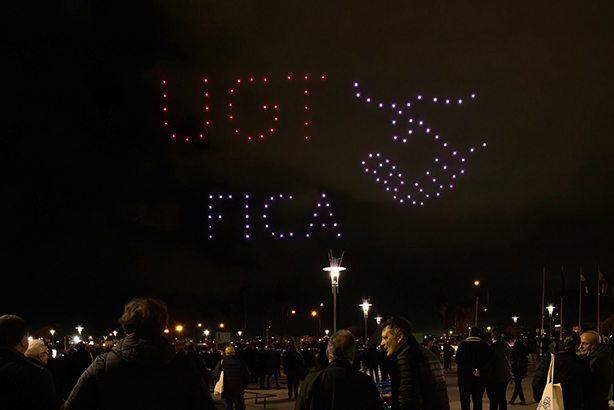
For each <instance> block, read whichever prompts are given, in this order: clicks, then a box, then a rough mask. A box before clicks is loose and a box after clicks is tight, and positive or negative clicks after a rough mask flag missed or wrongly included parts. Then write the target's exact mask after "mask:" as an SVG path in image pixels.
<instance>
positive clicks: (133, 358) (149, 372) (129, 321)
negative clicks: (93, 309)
mask: <svg viewBox="0 0 614 410" xmlns="http://www.w3.org/2000/svg"><path fill="white" fill-rule="evenodd" d="M167 323H168V310H167V307H166V304H165V303H164V302H162V301H161V300H158V299H143V298H134V299H132V300H131V301H130V302H128V304H127V305H126V306H125V308H124V314H123V315H122V317H121V318H120V319H119V324H120V325H121V326H122V327H123V329H124V332H125V333H126V334H127V337H126V338H124V339H122V340H120V341H119V342H118V343H117V344H116V345H115V346H113V349H112V350H111V351H110V352H107V353H103V354H101V355H100V356H98V357H97V358H96V360H94V363H92V364H91V365H90V366H89V367H88V368H87V370H86V371H85V372H84V373H83V374H82V375H81V377H80V378H79V381H78V382H77V385H76V386H75V388H74V389H73V390H72V393H71V394H70V397H68V400H67V401H66V403H64V407H63V408H64V409H65V410H81V409H88V410H89V409H110V408H113V409H117V410H121V409H125V410H134V409H160V410H162V409H174V408H176V409H194V410H196V409H198V410H202V409H208V410H214V409H215V406H214V405H213V399H212V398H211V395H210V394H209V391H208V389H207V388H206V385H205V382H204V380H203V378H202V377H201V376H200V374H199V373H198V371H197V370H196V368H195V367H194V365H193V364H192V362H191V361H190V359H188V358H187V357H185V356H183V355H177V354H175V348H174V347H173V345H172V344H171V343H170V342H169V341H168V340H166V339H165V338H164V337H163V336H162V334H163V332H164V329H165V328H166V326H167Z"/></svg>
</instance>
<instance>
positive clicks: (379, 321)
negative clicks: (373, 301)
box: [375, 314, 383, 346]
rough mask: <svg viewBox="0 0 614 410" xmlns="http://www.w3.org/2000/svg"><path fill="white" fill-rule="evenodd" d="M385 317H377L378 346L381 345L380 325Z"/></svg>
mask: <svg viewBox="0 0 614 410" xmlns="http://www.w3.org/2000/svg"><path fill="white" fill-rule="evenodd" d="M382 319H383V317H381V315H379V314H378V315H377V316H375V321H376V322H377V345H378V346H379V345H380V331H379V325H380V323H381V322H382Z"/></svg>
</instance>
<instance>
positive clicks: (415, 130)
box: [354, 83, 486, 206]
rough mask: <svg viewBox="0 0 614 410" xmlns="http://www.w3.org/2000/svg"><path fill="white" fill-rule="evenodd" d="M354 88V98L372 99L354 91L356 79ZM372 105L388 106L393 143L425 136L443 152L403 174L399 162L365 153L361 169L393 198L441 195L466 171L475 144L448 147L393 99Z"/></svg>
mask: <svg viewBox="0 0 614 410" xmlns="http://www.w3.org/2000/svg"><path fill="white" fill-rule="evenodd" d="M354 89H355V90H356V91H355V95H356V97H357V98H362V99H364V101H365V102H366V103H367V104H371V103H372V98H371V97H364V96H361V93H360V92H357V91H358V83H354ZM473 98H475V94H471V99H473ZM416 100H417V101H418V103H420V104H424V103H425V101H427V100H429V99H427V98H423V96H422V95H418V96H416ZM430 101H431V102H432V103H433V104H436V103H438V102H440V103H443V104H444V105H449V104H450V103H451V99H445V100H442V99H440V98H438V97H433V98H431V99H430ZM416 103H417V102H416V101H414V102H412V101H408V102H407V103H406V104H403V105H405V108H410V107H412V106H413V105H412V104H416ZM457 103H458V104H463V100H462V99H459V100H458V102H457ZM375 105H376V106H377V108H378V109H389V110H392V114H393V119H392V120H391V126H392V140H393V142H394V143H396V144H401V146H402V147H406V146H407V145H410V144H411V143H412V142H414V141H416V140H417V139H428V140H430V141H431V142H432V143H433V144H437V145H439V146H440V147H441V148H442V149H443V154H441V155H434V156H433V166H432V167H429V168H427V169H426V170H424V171H423V172H424V174H423V175H405V174H404V172H403V171H402V165H401V164H395V163H393V162H392V161H391V160H390V158H387V157H386V156H385V155H384V154H382V153H379V152H375V153H369V154H368V155H367V158H365V159H364V160H362V161H361V162H360V163H361V165H362V167H363V172H365V173H366V174H369V175H370V176H371V177H372V178H373V180H374V181H375V183H376V184H378V185H381V186H382V188H383V189H384V190H385V191H386V193H388V194H389V195H390V197H392V199H393V200H395V201H397V202H399V203H401V204H410V205H418V206H422V205H424V204H425V202H427V201H428V200H430V199H434V198H437V197H440V196H441V195H443V193H444V192H445V190H447V189H452V188H454V183H455V182H456V180H457V178H459V177H460V176H462V175H465V174H466V162H467V159H468V158H469V156H471V155H472V154H474V153H475V151H476V148H474V147H469V148H465V149H462V150H461V149H453V148H451V147H450V143H449V142H447V141H445V140H444V139H443V138H441V137H440V135H439V134H438V133H436V132H434V131H433V127H431V126H427V124H425V122H424V121H423V120H420V119H415V118H413V115H412V114H411V111H408V110H400V109H399V107H397V104H396V103H392V104H385V103H383V102H380V103H375ZM399 106H401V104H400V105H399ZM480 147H481V148H485V147H486V143H485V142H484V143H482V144H481V145H480ZM424 177H428V178H426V179H425V178H424Z"/></svg>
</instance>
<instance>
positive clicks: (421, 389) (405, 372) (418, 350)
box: [391, 340, 450, 410]
mask: <svg viewBox="0 0 614 410" xmlns="http://www.w3.org/2000/svg"><path fill="white" fill-rule="evenodd" d="M391 380H392V409H393V410H407V409H411V410H422V409H425V410H448V409H449V408H450V404H449V401H448V390H447V387H446V382H445V380H444V377H443V369H442V367H441V363H440V362H439V359H438V358H437V356H435V355H434V354H433V353H432V352H430V351H429V350H427V349H425V348H423V347H422V346H420V345H419V344H418V343H417V342H416V341H415V340H410V341H408V342H406V343H405V344H404V345H402V346H400V347H399V350H398V351H397V354H396V355H395V357H394V361H393V367H392V372H391Z"/></svg>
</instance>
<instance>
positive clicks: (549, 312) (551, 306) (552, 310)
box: [546, 303, 554, 337]
mask: <svg viewBox="0 0 614 410" xmlns="http://www.w3.org/2000/svg"><path fill="white" fill-rule="evenodd" d="M546 309H548V314H549V315H550V336H551V337H552V312H554V305H553V304H552V303H551V304H549V305H548V307H547V308H546Z"/></svg>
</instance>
